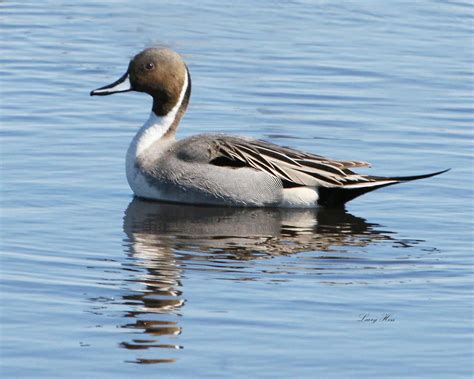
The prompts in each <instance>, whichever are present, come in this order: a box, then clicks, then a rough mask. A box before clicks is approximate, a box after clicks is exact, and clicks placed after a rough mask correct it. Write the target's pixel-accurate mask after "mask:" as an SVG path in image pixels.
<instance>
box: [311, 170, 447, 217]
mask: <svg viewBox="0 0 474 379" xmlns="http://www.w3.org/2000/svg"><path fill="white" fill-rule="evenodd" d="M449 170H450V169H449V168H448V169H447V170H443V171H438V172H434V173H431V174H424V175H414V176H396V177H381V176H369V178H370V179H372V180H375V183H376V181H378V180H380V181H381V182H382V183H380V184H374V181H372V182H367V184H370V185H368V186H367V187H356V188H344V187H332V188H331V187H319V189H318V191H319V200H318V204H319V205H322V206H325V207H332V208H341V207H343V206H344V204H345V203H347V202H348V201H351V200H353V199H355V198H356V197H359V196H361V195H363V194H365V193H367V192H371V191H374V190H376V189H379V188H382V187H387V186H391V185H393V184H398V183H403V182H409V181H412V180H418V179H425V178H430V177H432V176H436V175H439V174H442V173H444V172H446V171H449ZM388 180H393V182H390V183H387V181H388Z"/></svg>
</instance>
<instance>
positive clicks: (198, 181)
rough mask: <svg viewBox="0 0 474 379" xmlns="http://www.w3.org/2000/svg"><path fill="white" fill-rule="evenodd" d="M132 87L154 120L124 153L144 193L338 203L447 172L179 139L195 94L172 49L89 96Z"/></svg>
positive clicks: (216, 138) (203, 138)
mask: <svg viewBox="0 0 474 379" xmlns="http://www.w3.org/2000/svg"><path fill="white" fill-rule="evenodd" d="M131 90H135V91H140V92H146V93H148V94H150V95H151V96H152V97H153V108H152V111H151V114H150V117H149V119H148V120H147V121H146V122H145V124H144V125H143V126H142V127H141V128H140V129H139V131H138V132H137V134H136V135H135V137H134V138H133V140H132V142H131V144H130V147H129V149H128V151H127V156H126V174H127V180H128V183H129V185H130V187H131V189H132V191H133V192H134V194H135V195H136V196H138V197H141V198H146V199H151V200H160V201H169V202H178V203H188V204H211V205H224V206H236V207H291V208H314V207H317V206H331V207H339V206H343V205H344V204H345V203H346V202H347V201H349V200H352V199H353V198H355V197H358V196H360V195H362V194H364V193H366V192H369V191H372V190H374V189H377V188H380V187H385V186H388V185H392V184H396V183H400V182H404V181H410V180H415V179H421V178H425V177H429V176H433V175H437V174H439V173H441V172H437V173H432V174H426V175H418V176H410V177H376V176H369V175H361V174H357V173H355V172H353V171H352V170H351V169H352V168H354V167H369V166H370V165H369V164H368V163H366V162H360V161H339V160H333V159H328V158H325V157H322V156H319V155H315V154H311V153H305V152H302V151H299V150H295V149H291V148H287V147H282V146H279V145H275V144H272V143H269V142H266V141H261V140H256V139H251V138H246V137H242V136H231V135H226V134H199V135H195V136H191V137H188V138H184V139H181V140H176V138H175V134H176V128H177V126H178V124H179V122H180V120H181V118H182V117H183V115H184V113H185V111H186V109H187V106H188V103H189V99H190V95H191V77H190V74H189V71H188V69H187V67H186V65H185V64H184V62H183V61H182V60H181V58H180V56H179V55H178V54H177V53H175V52H173V51H171V50H169V49H161V48H151V49H146V50H144V51H143V52H141V53H140V54H138V55H137V56H135V57H134V58H133V59H132V61H131V62H130V64H129V68H128V70H127V72H126V73H125V75H123V76H122V77H121V78H120V79H119V80H117V81H116V82H114V83H112V84H110V85H108V86H105V87H102V88H99V89H97V90H94V91H92V92H91V95H110V94H113V93H117V92H128V91H131ZM442 172H443V171H442Z"/></svg>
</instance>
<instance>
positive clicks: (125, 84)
mask: <svg viewBox="0 0 474 379" xmlns="http://www.w3.org/2000/svg"><path fill="white" fill-rule="evenodd" d="M128 91H132V85H131V84H130V75H129V74H128V71H127V72H126V73H125V75H123V76H122V77H121V78H120V79H119V80H117V81H115V82H113V83H112V84H109V85H108V86H104V87H100V88H97V89H95V90H93V91H91V96H107V95H112V94H113V93H119V92H128Z"/></svg>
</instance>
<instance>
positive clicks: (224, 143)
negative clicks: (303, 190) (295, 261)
mask: <svg viewBox="0 0 474 379" xmlns="http://www.w3.org/2000/svg"><path fill="white" fill-rule="evenodd" d="M214 144H215V145H214V146H213V154H212V157H213V158H216V157H219V156H221V157H225V158H227V159H230V160H233V161H238V162H240V163H242V164H244V165H247V166H249V167H252V168H254V169H256V170H260V171H264V172H267V173H269V174H270V175H272V176H275V177H277V178H279V179H281V180H284V181H287V182H290V183H293V184H294V185H297V186H322V187H341V186H344V185H351V184H357V183H366V182H370V181H371V179H370V177H368V176H365V175H359V174H356V173H354V172H352V171H351V170H349V168H352V167H370V164H369V163H367V162H362V161H338V160H331V159H328V158H325V157H322V156H320V155H313V154H308V153H303V152H301V151H298V150H294V149H291V148H288V147H282V146H278V145H275V144H272V143H269V142H265V141H261V140H251V139H245V138H239V137H230V136H225V137H221V138H217V139H215V140H214ZM211 163H212V161H211Z"/></svg>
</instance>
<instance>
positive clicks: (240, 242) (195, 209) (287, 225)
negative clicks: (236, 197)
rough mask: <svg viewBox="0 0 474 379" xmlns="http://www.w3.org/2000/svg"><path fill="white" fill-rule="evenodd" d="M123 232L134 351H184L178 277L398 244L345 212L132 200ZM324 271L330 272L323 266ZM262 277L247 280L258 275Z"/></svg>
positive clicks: (129, 345)
mask: <svg viewBox="0 0 474 379" xmlns="http://www.w3.org/2000/svg"><path fill="white" fill-rule="evenodd" d="M123 230H124V232H125V234H126V235H127V237H126V238H125V239H124V245H125V251H126V254H127V260H126V261H125V263H123V264H122V269H123V270H124V271H126V272H127V274H128V277H129V279H126V283H125V287H126V293H125V294H123V295H122V298H121V300H119V302H121V304H122V305H123V306H125V307H126V309H127V310H126V312H125V314H124V318H126V319H127V321H128V322H127V323H125V324H122V325H121V327H123V328H125V329H131V330H134V331H135V332H137V333H140V336H141V338H136V339H133V340H131V341H128V342H122V343H121V344H120V346H121V347H123V348H125V349H129V350H149V349H161V351H165V350H166V349H173V350H179V349H181V348H182V346H180V345H179V344H177V343H176V341H177V340H178V338H177V336H178V335H179V334H181V327H180V326H179V324H178V320H179V317H180V311H181V308H182V307H183V306H184V304H185V300H184V296H183V291H185V288H184V287H183V284H182V282H181V278H182V276H183V273H184V272H186V271H190V270H202V271H213V272H219V273H221V274H222V273H227V274H229V273H236V272H239V270H240V271H245V270H246V269H248V267H246V266H245V262H247V261H250V260H264V259H270V258H275V257H278V256H286V255H290V254H295V253H300V252H317V253H318V254H320V255H319V256H318V259H317V262H324V260H325V259H326V260H331V259H332V260H336V259H339V260H340V262H343V261H344V260H345V258H344V253H345V252H349V250H350V249H351V248H354V247H365V246H368V245H370V244H374V243H377V242H383V241H388V242H390V243H397V240H396V239H395V237H394V235H393V233H391V232H388V231H382V230H381V227H380V225H377V224H371V223H369V222H367V221H366V220H365V219H363V218H360V217H356V216H353V215H351V214H349V213H347V212H346V211H345V210H333V209H311V210H302V209H299V210H298V209H242V208H220V207H205V206H188V205H177V204H167V203H158V202H149V201H144V200H140V199H134V200H133V201H132V202H131V203H130V204H129V206H128V208H127V210H126V211H125V216H124V223H123ZM417 242H419V241H409V242H408V243H417ZM404 243H406V241H405V242H404ZM341 254H342V255H341ZM346 255H347V254H346ZM316 265H318V263H316ZM320 269H325V268H324V266H323V265H321V267H320ZM263 272H265V271H263V270H262V272H258V273H250V275H254V276H255V277H258V276H259V274H263ZM245 274H246V275H247V276H248V275H249V273H248V271H246V272H245ZM235 280H237V279H235ZM163 340H165V341H167V342H166V343H165V342H163ZM169 341H171V342H169ZM167 351H169V350H167ZM133 362H135V363H144V364H153V363H167V362H174V359H172V358H160V359H144V358H138V359H136V360H135V361H133Z"/></svg>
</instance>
